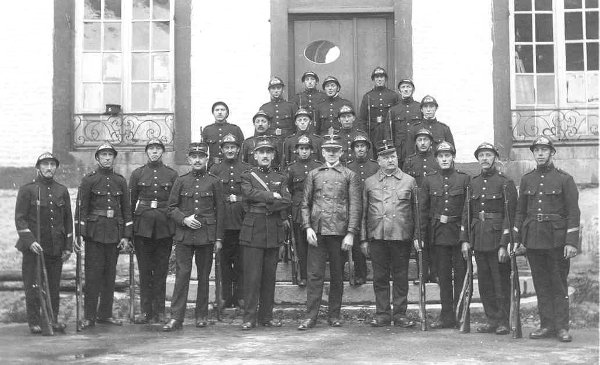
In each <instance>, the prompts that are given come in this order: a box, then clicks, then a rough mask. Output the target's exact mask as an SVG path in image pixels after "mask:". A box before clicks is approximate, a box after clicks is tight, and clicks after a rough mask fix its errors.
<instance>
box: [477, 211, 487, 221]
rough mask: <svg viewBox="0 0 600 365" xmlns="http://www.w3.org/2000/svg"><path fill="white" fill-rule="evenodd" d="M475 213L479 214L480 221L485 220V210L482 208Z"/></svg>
mask: <svg viewBox="0 0 600 365" xmlns="http://www.w3.org/2000/svg"><path fill="white" fill-rule="evenodd" d="M477 214H478V215H479V220H480V221H485V212H484V211H483V210H482V211H481V212H479V213H477Z"/></svg>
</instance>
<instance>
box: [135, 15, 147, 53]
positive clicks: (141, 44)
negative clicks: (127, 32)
mask: <svg viewBox="0 0 600 365" xmlns="http://www.w3.org/2000/svg"><path fill="white" fill-rule="evenodd" d="M149 27H150V22H135V23H133V34H132V36H131V39H132V43H133V46H132V48H133V50H134V51H147V50H148V49H149V48H150V31H149V29H150V28H149Z"/></svg>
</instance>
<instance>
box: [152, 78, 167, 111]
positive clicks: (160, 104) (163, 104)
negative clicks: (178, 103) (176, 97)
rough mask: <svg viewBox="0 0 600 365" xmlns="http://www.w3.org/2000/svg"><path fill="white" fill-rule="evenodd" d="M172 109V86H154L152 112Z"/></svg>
mask: <svg viewBox="0 0 600 365" xmlns="http://www.w3.org/2000/svg"><path fill="white" fill-rule="evenodd" d="M170 108H171V87H170V84H152V110H154V111H168V110H170Z"/></svg>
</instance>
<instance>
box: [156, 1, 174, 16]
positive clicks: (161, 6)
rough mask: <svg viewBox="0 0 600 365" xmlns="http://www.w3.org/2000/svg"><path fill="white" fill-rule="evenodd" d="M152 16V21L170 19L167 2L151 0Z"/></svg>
mask: <svg viewBox="0 0 600 365" xmlns="http://www.w3.org/2000/svg"><path fill="white" fill-rule="evenodd" d="M153 3H154V4H153V5H154V14H153V16H152V18H153V19H170V17H169V13H170V7H169V0H153Z"/></svg>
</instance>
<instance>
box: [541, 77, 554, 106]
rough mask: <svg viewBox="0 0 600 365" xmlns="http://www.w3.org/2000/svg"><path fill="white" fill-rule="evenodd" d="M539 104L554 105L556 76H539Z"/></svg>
mask: <svg viewBox="0 0 600 365" xmlns="http://www.w3.org/2000/svg"><path fill="white" fill-rule="evenodd" d="M537 103H538V104H554V75H549V76H548V75H544V76H538V78H537Z"/></svg>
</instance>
